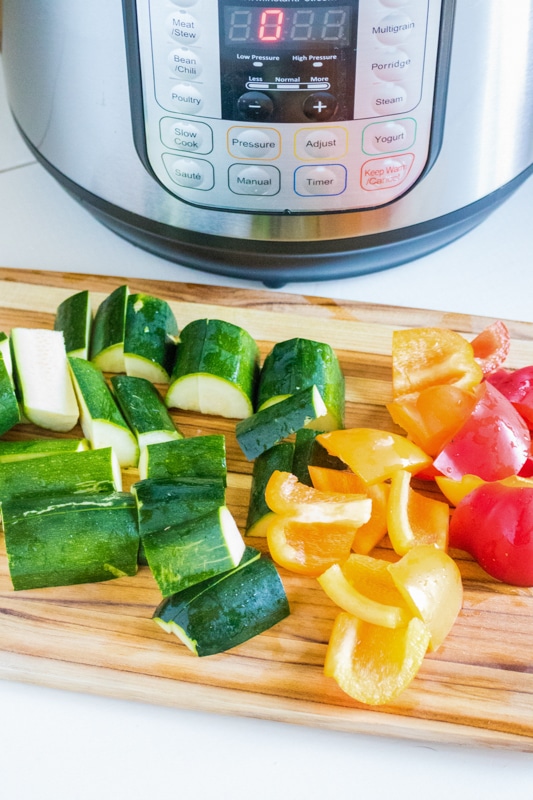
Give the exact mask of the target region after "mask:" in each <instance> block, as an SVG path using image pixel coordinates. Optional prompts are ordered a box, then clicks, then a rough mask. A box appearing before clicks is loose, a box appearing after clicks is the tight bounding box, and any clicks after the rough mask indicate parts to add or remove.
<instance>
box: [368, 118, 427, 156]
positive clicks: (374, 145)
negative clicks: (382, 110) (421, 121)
mask: <svg viewBox="0 0 533 800" xmlns="http://www.w3.org/2000/svg"><path fill="white" fill-rule="evenodd" d="M415 133H416V122H415V120H414V119H411V118H408V119H402V120H391V121H389V122H373V123H371V124H370V125H367V127H366V128H365V129H364V131H363V152H365V153H392V152H395V151H396V150H405V149H407V148H408V147H411V146H412V144H413V142H414V140H415Z"/></svg>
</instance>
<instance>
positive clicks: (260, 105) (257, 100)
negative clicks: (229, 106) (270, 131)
mask: <svg viewBox="0 0 533 800" xmlns="http://www.w3.org/2000/svg"><path fill="white" fill-rule="evenodd" d="M237 109H238V111H239V114H240V115H241V117H242V118H243V119H249V120H256V121H258V122H261V121H263V120H265V119H269V118H270V117H271V116H272V112H273V111H274V103H273V102H272V98H270V97H269V96H268V94H264V92H245V93H244V94H241V96H240V97H239V99H238V100H237Z"/></svg>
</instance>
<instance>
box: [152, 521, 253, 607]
mask: <svg viewBox="0 0 533 800" xmlns="http://www.w3.org/2000/svg"><path fill="white" fill-rule="evenodd" d="M143 544H144V552H145V554H146V559H147V561H148V566H149V567H150V569H151V571H152V574H153V576H154V578H155V580H156V582H157V585H158V586H159V590H160V592H161V594H162V595H163V597H168V595H170V594H174V592H179V591H180V590H181V589H186V588H187V586H192V585H194V584H195V583H200V582H201V581H205V580H207V578H212V577H213V575H218V573H220V572H225V571H226V570H228V569H232V568H233V567H235V566H236V565H237V564H238V563H239V561H240V560H241V558H242V556H243V553H244V549H245V544H244V540H243V538H242V536H241V534H240V532H239V529H238V527H237V525H236V523H235V520H234V519H233V516H232V515H231V512H230V511H229V509H228V508H227V507H226V506H222V507H220V508H217V509H215V510H214V511H209V512H208V513H207V514H204V515H203V516H201V517H195V518H194V519H192V520H188V521H186V522H181V523H179V524H177V525H169V526H167V527H166V528H165V529H164V530H161V531H154V532H153V533H148V534H145V535H143Z"/></svg>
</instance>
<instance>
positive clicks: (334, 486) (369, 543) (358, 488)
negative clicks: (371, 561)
mask: <svg viewBox="0 0 533 800" xmlns="http://www.w3.org/2000/svg"><path fill="white" fill-rule="evenodd" d="M309 474H310V476H311V481H312V484H313V486H314V487H315V488H316V489H320V490H321V491H323V492H341V493H346V494H366V495H367V496H368V497H369V498H370V500H371V501H372V508H371V512H370V519H369V520H368V522H365V523H364V524H363V525H361V527H359V528H357V530H356V532H355V537H354V540H353V542H352V550H353V551H354V552H355V553H360V554H362V555H365V554H366V553H370V551H371V550H372V549H373V548H374V547H375V546H376V545H377V544H378V543H379V542H380V541H381V540H382V539H383V537H384V536H385V534H386V533H387V506H388V500H389V491H390V488H389V484H388V483H385V482H383V483H374V484H372V486H368V485H367V484H366V483H365V482H364V481H363V480H362V479H361V478H360V477H359V475H356V474H355V473H354V472H348V471H347V470H339V469H329V468H328V467H318V466H314V465H310V466H309Z"/></svg>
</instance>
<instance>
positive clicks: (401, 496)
mask: <svg viewBox="0 0 533 800" xmlns="http://www.w3.org/2000/svg"><path fill="white" fill-rule="evenodd" d="M387 523H388V531H389V539H390V540H391V544H392V546H393V548H394V551H395V552H396V553H397V554H398V555H400V556H403V555H405V553H407V551H408V550H410V549H411V548H412V547H416V546H417V545H421V544H431V545H434V546H435V547H440V548H441V549H442V550H446V549H447V547H448V531H449V526H450V508H449V506H448V503H445V502H443V501H442V500H437V499H434V498H432V497H426V496H425V495H423V494H421V493H420V492H416V491H414V490H413V489H412V488H411V474H410V473H409V472H406V471H405V470H398V471H397V472H395V473H394V475H393V476H392V478H391V488H390V494H389V504H388V511H387Z"/></svg>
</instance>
